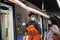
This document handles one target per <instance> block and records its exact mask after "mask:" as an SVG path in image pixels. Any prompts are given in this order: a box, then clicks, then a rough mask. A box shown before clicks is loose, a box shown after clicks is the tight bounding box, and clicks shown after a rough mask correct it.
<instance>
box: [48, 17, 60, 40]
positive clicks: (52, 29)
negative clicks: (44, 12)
mask: <svg viewBox="0 0 60 40" xmlns="http://www.w3.org/2000/svg"><path fill="white" fill-rule="evenodd" d="M50 21H51V24H49V32H48V33H47V40H54V38H53V35H54V34H60V31H59V28H58V25H57V24H58V22H57V20H56V18H55V17H54V16H51V17H50Z"/></svg>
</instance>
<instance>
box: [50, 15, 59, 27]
mask: <svg viewBox="0 0 60 40" xmlns="http://www.w3.org/2000/svg"><path fill="white" fill-rule="evenodd" d="M50 21H51V22H52V24H54V25H57V26H58V27H60V23H59V20H58V19H57V18H56V17H55V16H54V15H52V16H51V17H50Z"/></svg>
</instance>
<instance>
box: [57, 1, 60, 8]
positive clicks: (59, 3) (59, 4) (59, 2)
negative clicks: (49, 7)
mask: <svg viewBox="0 0 60 40" xmlns="http://www.w3.org/2000/svg"><path fill="white" fill-rule="evenodd" d="M57 3H58V6H59V8H60V0H57Z"/></svg>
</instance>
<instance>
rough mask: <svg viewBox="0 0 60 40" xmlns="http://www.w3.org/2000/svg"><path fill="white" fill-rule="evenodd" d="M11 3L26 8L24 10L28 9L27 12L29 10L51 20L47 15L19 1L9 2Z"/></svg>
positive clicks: (12, 0)
mask: <svg viewBox="0 0 60 40" xmlns="http://www.w3.org/2000/svg"><path fill="white" fill-rule="evenodd" d="M9 1H11V2H13V3H15V4H17V5H19V6H20V7H22V8H24V9H26V10H28V11H31V12H33V13H36V14H39V15H42V16H44V17H46V18H50V17H49V16H48V15H46V14H44V13H42V12H40V11H38V10H36V9H33V8H31V7H28V6H26V5H25V4H24V3H22V2H21V1H19V0H9Z"/></svg>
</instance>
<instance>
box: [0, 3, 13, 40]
mask: <svg viewBox="0 0 60 40" xmlns="http://www.w3.org/2000/svg"><path fill="white" fill-rule="evenodd" d="M0 7H1V8H0V10H1V12H0V20H1V21H0V24H1V26H0V27H1V31H0V33H1V39H2V40H14V32H13V10H12V7H11V6H9V5H6V4H4V3H1V5H0Z"/></svg>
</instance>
